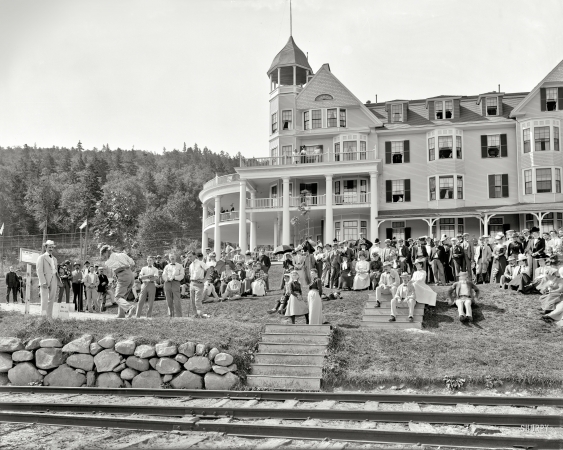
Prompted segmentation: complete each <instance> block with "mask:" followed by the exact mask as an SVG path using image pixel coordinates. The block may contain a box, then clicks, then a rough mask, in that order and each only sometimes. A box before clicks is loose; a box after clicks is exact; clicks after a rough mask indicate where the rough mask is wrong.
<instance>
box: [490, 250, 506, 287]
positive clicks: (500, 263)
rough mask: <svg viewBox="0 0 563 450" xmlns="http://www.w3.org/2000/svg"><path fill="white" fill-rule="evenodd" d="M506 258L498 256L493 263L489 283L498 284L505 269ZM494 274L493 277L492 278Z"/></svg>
mask: <svg viewBox="0 0 563 450" xmlns="http://www.w3.org/2000/svg"><path fill="white" fill-rule="evenodd" d="M506 264H507V262H506V256H504V255H500V256H499V257H498V258H497V259H495V260H494V261H493V269H492V271H491V283H500V277H501V276H502V275H503V274H504V270H505V269H506ZM493 273H494V275H495V276H494V277H493V276H492V275H493Z"/></svg>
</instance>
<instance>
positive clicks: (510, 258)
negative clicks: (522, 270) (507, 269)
mask: <svg viewBox="0 0 563 450" xmlns="http://www.w3.org/2000/svg"><path fill="white" fill-rule="evenodd" d="M508 261H516V256H514V255H510V256H509V257H508Z"/></svg>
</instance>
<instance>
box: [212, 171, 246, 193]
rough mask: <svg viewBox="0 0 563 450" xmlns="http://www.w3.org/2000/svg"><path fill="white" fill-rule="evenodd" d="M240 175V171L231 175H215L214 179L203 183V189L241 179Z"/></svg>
mask: <svg viewBox="0 0 563 450" xmlns="http://www.w3.org/2000/svg"><path fill="white" fill-rule="evenodd" d="M239 180H240V175H239V174H238V173H231V174H229V175H223V176H222V177H215V178H213V179H212V180H209V181H208V182H207V183H205V184H204V185H203V189H204V190H205V189H209V188H212V187H215V186H220V185H222V184H229V183H232V182H233V181H239Z"/></svg>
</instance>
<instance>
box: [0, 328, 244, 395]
mask: <svg viewBox="0 0 563 450" xmlns="http://www.w3.org/2000/svg"><path fill="white" fill-rule="evenodd" d="M236 371H237V366H236V364H233V357H232V355H229V354H228V353H224V352H220V351H219V350H218V349H217V348H212V349H209V347H208V346H207V345H206V344H196V343H194V342H186V343H184V344H181V345H176V344H175V343H173V342H171V341H163V342H160V343H158V344H156V345H154V346H153V345H137V344H136V343H135V341H133V340H122V341H117V342H116V341H115V339H114V338H113V337H111V336H106V337H104V338H103V339H100V340H99V341H97V342H96V341H94V338H93V337H92V336H91V335H89V334H86V335H84V336H82V337H80V338H78V339H75V340H74V341H71V342H69V343H68V344H66V345H64V346H63V344H62V342H61V341H60V340H59V339H51V338H46V339H43V338H35V339H31V340H30V341H28V342H26V343H24V342H22V341H21V340H20V339H18V338H10V337H8V338H0V386H2V385H7V384H12V385H13V386H29V385H43V386H66V387H81V386H84V387H86V386H87V387H106V388H121V387H125V388H131V387H133V388H152V389H158V388H167V387H171V388H174V389H214V390H217V389H218V390H224V389H232V388H233V386H235V384H237V382H238V381H239V377H238V375H236Z"/></svg>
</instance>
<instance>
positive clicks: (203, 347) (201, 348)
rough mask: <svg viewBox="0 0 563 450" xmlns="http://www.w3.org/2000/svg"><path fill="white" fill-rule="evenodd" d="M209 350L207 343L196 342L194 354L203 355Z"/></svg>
mask: <svg viewBox="0 0 563 450" xmlns="http://www.w3.org/2000/svg"><path fill="white" fill-rule="evenodd" d="M208 350H209V346H208V345H207V344H197V345H196V346H195V354H196V355H197V356H203V355H205V354H206V353H207V351H208Z"/></svg>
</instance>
